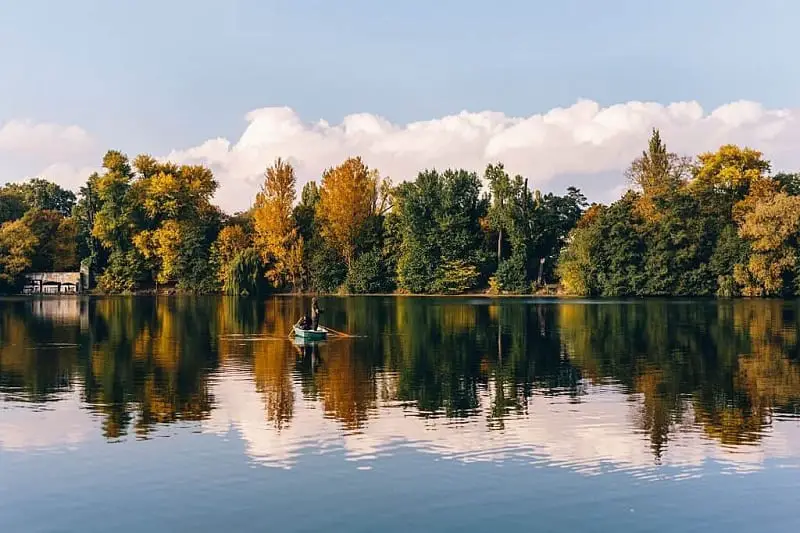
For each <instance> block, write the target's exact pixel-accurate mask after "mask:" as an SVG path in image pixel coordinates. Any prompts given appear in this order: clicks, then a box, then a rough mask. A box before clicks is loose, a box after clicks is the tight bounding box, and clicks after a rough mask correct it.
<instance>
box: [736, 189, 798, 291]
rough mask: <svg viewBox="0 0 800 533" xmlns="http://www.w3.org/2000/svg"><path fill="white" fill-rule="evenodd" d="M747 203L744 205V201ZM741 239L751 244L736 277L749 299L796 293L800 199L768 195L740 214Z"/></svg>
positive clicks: (781, 195)
mask: <svg viewBox="0 0 800 533" xmlns="http://www.w3.org/2000/svg"><path fill="white" fill-rule="evenodd" d="M743 203H744V202H743ZM738 215H739V219H740V223H739V236H740V237H741V238H742V239H745V240H746V241H747V242H748V243H749V244H750V257H749V259H748V260H747V263H746V264H743V263H739V264H737V266H736V269H735V271H734V278H735V279H736V282H737V283H738V284H739V285H740V286H741V290H742V293H743V294H745V295H747V296H788V295H791V294H792V292H793V290H794V287H793V285H794V272H795V268H796V266H797V253H798V236H799V235H800V197H798V196H789V195H788V194H786V193H784V192H780V193H776V192H772V193H767V194H766V195H764V196H762V197H760V198H757V199H756V200H755V202H753V203H749V202H748V203H747V205H746V206H745V207H744V208H743V209H742V211H740V212H739V213H738Z"/></svg>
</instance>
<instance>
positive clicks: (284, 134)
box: [168, 100, 800, 210]
mask: <svg viewBox="0 0 800 533" xmlns="http://www.w3.org/2000/svg"><path fill="white" fill-rule="evenodd" d="M798 117H800V110H793V109H785V110H770V109H765V108H764V107H763V106H762V105H761V104H758V103H755V102H744V101H742V102H733V103H730V104H726V105H724V106H721V107H719V108H717V109H714V110H712V111H711V112H705V111H704V110H703V108H702V107H701V106H700V104H698V103H697V102H677V103H673V104H669V105H662V104H657V103H646V102H628V103H624V104H618V105H612V106H609V107H601V106H600V105H599V104H598V103H596V102H592V101H589V100H582V101H579V102H577V103H576V104H574V105H572V106H570V107H568V108H556V109H552V110H550V111H548V112H546V113H543V114H536V115H532V116H529V117H511V116H507V115H505V114H503V113H497V112H489V111H484V112H480V113H469V112H462V113H459V114H457V115H450V116H446V117H441V118H437V119H432V120H427V121H420V122H412V123H408V124H393V123H391V122H389V121H387V120H386V119H384V118H382V117H380V116H376V115H371V114H368V113H359V114H355V115H349V116H347V117H345V118H344V119H343V120H342V122H341V123H340V124H329V123H328V122H326V121H324V120H322V121H319V122H303V121H302V120H301V119H300V117H299V116H298V114H297V113H296V112H295V111H293V110H292V109H289V108H286V107H281V108H263V109H257V110H255V111H251V112H250V113H248V114H247V116H246V119H247V121H248V125H247V127H246V128H245V130H244V132H243V133H242V135H241V137H240V138H239V140H238V141H230V140H227V139H212V140H209V141H206V142H205V143H202V144H200V145H198V146H195V147H191V148H188V149H185V150H175V151H173V152H171V153H170V154H169V155H168V157H169V158H170V159H175V160H178V161H182V162H199V163H205V164H208V165H210V166H211V167H212V168H213V169H214V170H215V172H216V174H217V176H218V178H219V180H220V183H221V188H220V191H219V193H218V195H217V201H218V202H219V204H220V205H221V206H222V207H224V208H226V209H228V210H237V209H243V208H246V207H247V206H248V205H249V202H250V200H251V199H252V197H253V196H254V195H255V192H256V190H257V188H258V186H259V184H260V182H261V175H262V173H263V171H264V167H265V166H266V165H268V164H269V163H271V162H272V161H273V160H274V158H275V157H278V156H281V157H284V158H288V159H289V160H291V161H292V162H293V163H294V164H295V166H296V170H297V172H298V177H299V181H300V185H302V184H303V183H305V182H306V181H309V180H312V179H318V178H319V176H320V174H321V172H322V171H323V170H324V169H325V168H327V167H329V166H331V165H334V164H337V163H339V162H341V161H342V160H344V159H345V158H346V157H348V156H352V155H361V156H362V157H363V158H364V159H365V161H366V162H367V164H369V165H370V166H372V167H375V168H378V169H379V170H380V171H381V173H382V174H383V175H388V176H391V177H392V178H393V179H394V180H395V181H402V180H406V179H413V178H414V177H415V176H416V173H417V172H418V171H419V170H420V169H423V168H429V167H437V168H446V167H464V168H468V169H473V170H477V171H481V170H482V169H483V167H484V166H485V165H486V164H487V163H489V162H494V161H498V160H500V161H503V162H505V164H506V167H507V168H508V169H509V170H510V171H511V172H514V173H520V174H522V175H524V176H527V177H528V178H529V179H530V182H531V183H532V185H533V186H535V187H540V188H545V189H547V188H548V185H552V182H553V180H554V179H555V178H558V177H559V176H576V175H603V176H604V177H603V178H601V179H598V180H594V182H593V183H592V185H591V186H592V188H594V189H595V190H588V189H587V193H589V196H590V198H591V197H592V196H595V197H596V196H598V195H602V196H603V197H605V196H607V194H608V191H611V190H617V189H618V188H619V187H620V185H621V183H622V174H621V172H622V170H623V169H624V168H625V166H626V165H627V164H628V163H629V162H630V161H631V160H632V159H633V158H634V157H636V155H637V154H638V153H639V152H640V151H641V150H642V149H643V147H644V146H645V144H646V141H647V138H648V136H649V133H650V130H651V128H654V127H656V128H659V129H660V130H661V131H662V136H663V138H664V139H665V140H666V142H667V144H668V146H669V147H670V149H672V150H673V151H677V152H679V153H683V154H687V155H691V154H695V153H697V152H698V151H706V150H714V149H716V148H717V147H718V146H720V145H721V144H724V143H729V142H732V143H737V144H742V145H748V146H752V147H754V148H757V149H760V150H762V151H763V152H764V153H765V154H766V156H767V157H768V158H770V159H772V160H773V162H774V163H775V166H776V167H778V168H793V167H800V152H798V151H793V150H794V148H795V147H796V146H797V142H798V141H800V120H798ZM609 176H611V177H609ZM604 199H605V198H604Z"/></svg>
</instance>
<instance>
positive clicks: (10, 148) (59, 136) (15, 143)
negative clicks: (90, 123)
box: [0, 120, 94, 162]
mask: <svg viewBox="0 0 800 533" xmlns="http://www.w3.org/2000/svg"><path fill="white" fill-rule="evenodd" d="M93 147H94V142H93V139H92V137H91V136H90V135H89V134H88V133H87V132H86V130H84V129H82V128H80V127H78V126H62V125H60V124H53V123H45V122H38V123H37V122H33V121H31V120H9V121H7V122H5V123H0V152H8V153H11V154H16V155H24V156H34V157H37V158H44V159H48V162H55V161H58V160H59V159H63V158H69V157H74V156H76V155H82V154H86V153H87V152H88V151H89V150H91V149H92V148H93Z"/></svg>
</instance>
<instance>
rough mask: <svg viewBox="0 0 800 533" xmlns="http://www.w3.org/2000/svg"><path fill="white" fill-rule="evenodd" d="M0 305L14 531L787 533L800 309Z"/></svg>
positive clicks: (3, 446) (86, 301)
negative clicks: (310, 325) (298, 328)
mask: <svg viewBox="0 0 800 533" xmlns="http://www.w3.org/2000/svg"><path fill="white" fill-rule="evenodd" d="M308 304H309V302H308V300H305V299H301V298H289V297H276V298H271V299H269V300H267V301H260V302H254V301H242V300H238V299H233V298H221V297H197V298H191V297H174V298H122V297H119V298H80V297H74V298H70V297H65V298H37V299H27V298H25V299H23V298H18V299H4V300H0V480H2V482H0V523H2V524H4V526H3V529H4V530H7V531H25V532H27V531H108V530H117V531H141V530H150V531H162V530H164V531H178V530H180V531H219V530H229V531H265V530H275V531H319V530H321V529H325V530H326V531H387V532H389V531H411V530H425V531H432V530H436V531H487V530H498V531H499V530H504V529H505V530H509V529H511V528H515V529H518V528H520V527H521V528H524V530H525V531H528V530H536V531H564V530H571V529H575V530H580V531H610V530H617V529H619V530H624V531H706V532H707V531H753V530H758V531H791V530H794V529H797V528H798V527H800V515H798V513H797V510H796V509H797V504H798V503H800V500H799V498H800V497H799V496H798V494H800V492H798V489H800V470H798V467H800V353H799V352H798V331H799V328H800V304H798V303H796V302H782V301H775V300H770V301H756V300H741V301H724V302H715V301H645V302H642V301H637V302H610V301H603V302H588V301H547V300H536V299H505V300H491V299H482V298H477V299H476V298H390V297H386V298H378V297H364V298H342V299H338V298H324V299H322V306H323V308H324V309H325V313H324V315H323V323H325V324H328V325H330V326H331V327H333V328H335V329H337V330H340V331H343V332H348V333H350V334H353V335H355V336H354V337H352V338H336V339H330V340H328V341H327V342H324V343H321V344H312V345H300V344H297V343H295V342H292V341H291V340H289V339H288V336H287V334H288V332H289V326H290V324H291V323H293V322H294V321H295V320H296V319H297V317H298V316H300V314H301V312H302V310H303V309H304V306H305V305H308Z"/></svg>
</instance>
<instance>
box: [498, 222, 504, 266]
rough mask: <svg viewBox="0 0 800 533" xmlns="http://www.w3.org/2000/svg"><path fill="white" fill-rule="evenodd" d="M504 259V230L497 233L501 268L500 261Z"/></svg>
mask: <svg viewBox="0 0 800 533" xmlns="http://www.w3.org/2000/svg"><path fill="white" fill-rule="evenodd" d="M502 259H503V229H502V228H500V231H498V232H497V266H498V267H499V266H500V261H501V260H502Z"/></svg>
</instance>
